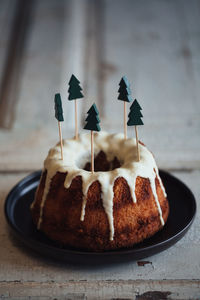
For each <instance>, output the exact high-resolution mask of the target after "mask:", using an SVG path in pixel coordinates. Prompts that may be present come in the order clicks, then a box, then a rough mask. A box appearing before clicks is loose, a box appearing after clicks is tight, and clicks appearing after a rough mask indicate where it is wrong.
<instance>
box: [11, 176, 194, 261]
mask: <svg viewBox="0 0 200 300" xmlns="http://www.w3.org/2000/svg"><path fill="white" fill-rule="evenodd" d="M40 175H41V171H38V172H35V173H32V174H30V175H29V176H27V177H26V178H24V179H23V180H21V181H20V182H19V183H18V184H17V185H16V186H15V187H14V188H13V189H12V190H11V192H10V193H9V195H8V196H7V199H6V202H5V215H6V218H7V221H8V224H9V225H10V227H11V229H12V231H13V233H15V235H16V236H17V237H18V238H19V239H20V240H21V241H22V242H23V243H24V244H26V245H27V246H29V247H30V248H32V249H33V250H35V251H37V252H39V253H40V254H43V255H45V256H50V257H52V258H56V259H59V260H60V259H61V260H63V261H67V262H73V263H85V264H102V263H114V262H122V261H128V260H138V259H142V258H145V257H147V256H151V255H153V254H156V253H158V252H161V251H163V250H165V249H167V248H168V247H170V246H172V245H173V244H175V243H176V242H177V241H178V240H179V239H181V238H182V237H183V236H184V234H185V233H186V232H187V230H188V229H189V227H190V226H191V224H192V222H193V220H194V216H195V212H196V202H195V199H194V196H193V194H192V192H191V191H190V190H189V189H188V188H187V187H186V186H185V184H183V183H182V182H181V181H180V180H178V179H177V178H175V177H174V176H172V175H170V174H169V173H166V172H164V171H160V176H161V178H162V180H163V183H164V186H165V188H166V192H167V195H168V200H169V204H170V214H169V218H168V221H167V223H166V224H165V226H164V228H163V229H162V230H161V231H160V232H158V233H157V234H155V235H154V236H153V237H151V238H149V239H147V240H145V241H144V242H142V243H140V244H137V245H135V246H134V247H133V248H130V249H121V250H116V251H107V252H98V253H95V252H86V251H82V250H77V249H72V248H61V247H59V246H58V245H57V244H56V243H54V242H52V241H51V240H49V239H48V238H47V237H46V236H45V235H44V234H42V233H41V232H39V231H37V229H36V227H35V225H34V224H33V222H32V219H31V214H30V208H29V207H30V204H31V202H32V201H33V199H34V194H35V191H36V188H37V186H38V183H39V179H40Z"/></svg>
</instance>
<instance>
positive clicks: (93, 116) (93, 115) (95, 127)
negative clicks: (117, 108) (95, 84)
mask: <svg viewBox="0 0 200 300" xmlns="http://www.w3.org/2000/svg"><path fill="white" fill-rule="evenodd" d="M87 114H88V116H87V118H86V120H85V121H86V122H87V123H86V125H85V127H84V129H87V130H91V131H100V130H101V128H100V125H99V123H100V119H99V112H98V109H97V107H96V105H95V103H94V104H93V105H92V106H91V107H90V109H89V110H88V112H87Z"/></svg>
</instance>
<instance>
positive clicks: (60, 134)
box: [58, 121, 63, 160]
mask: <svg viewBox="0 0 200 300" xmlns="http://www.w3.org/2000/svg"><path fill="white" fill-rule="evenodd" d="M58 128H59V137H60V149H61V159H62V160H63V142H62V130H61V124H60V122H59V121H58Z"/></svg>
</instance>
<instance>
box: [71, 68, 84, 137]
mask: <svg viewBox="0 0 200 300" xmlns="http://www.w3.org/2000/svg"><path fill="white" fill-rule="evenodd" d="M81 91H82V88H81V86H80V81H79V80H78V79H77V78H76V77H75V76H74V75H73V74H72V76H71V78H70V81H69V89H68V93H69V96H68V100H70V101H71V100H74V103H75V138H76V140H77V139H78V121H77V102H76V99H80V98H83V97H84V96H83V94H82V92H81Z"/></svg>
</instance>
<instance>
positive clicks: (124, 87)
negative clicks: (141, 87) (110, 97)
mask: <svg viewBox="0 0 200 300" xmlns="http://www.w3.org/2000/svg"><path fill="white" fill-rule="evenodd" d="M118 93H119V96H118V99H119V100H122V101H125V102H131V101H133V99H132V97H131V90H130V83H129V82H128V79H127V78H126V76H123V77H122V79H121V80H120V83H119V89H118Z"/></svg>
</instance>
